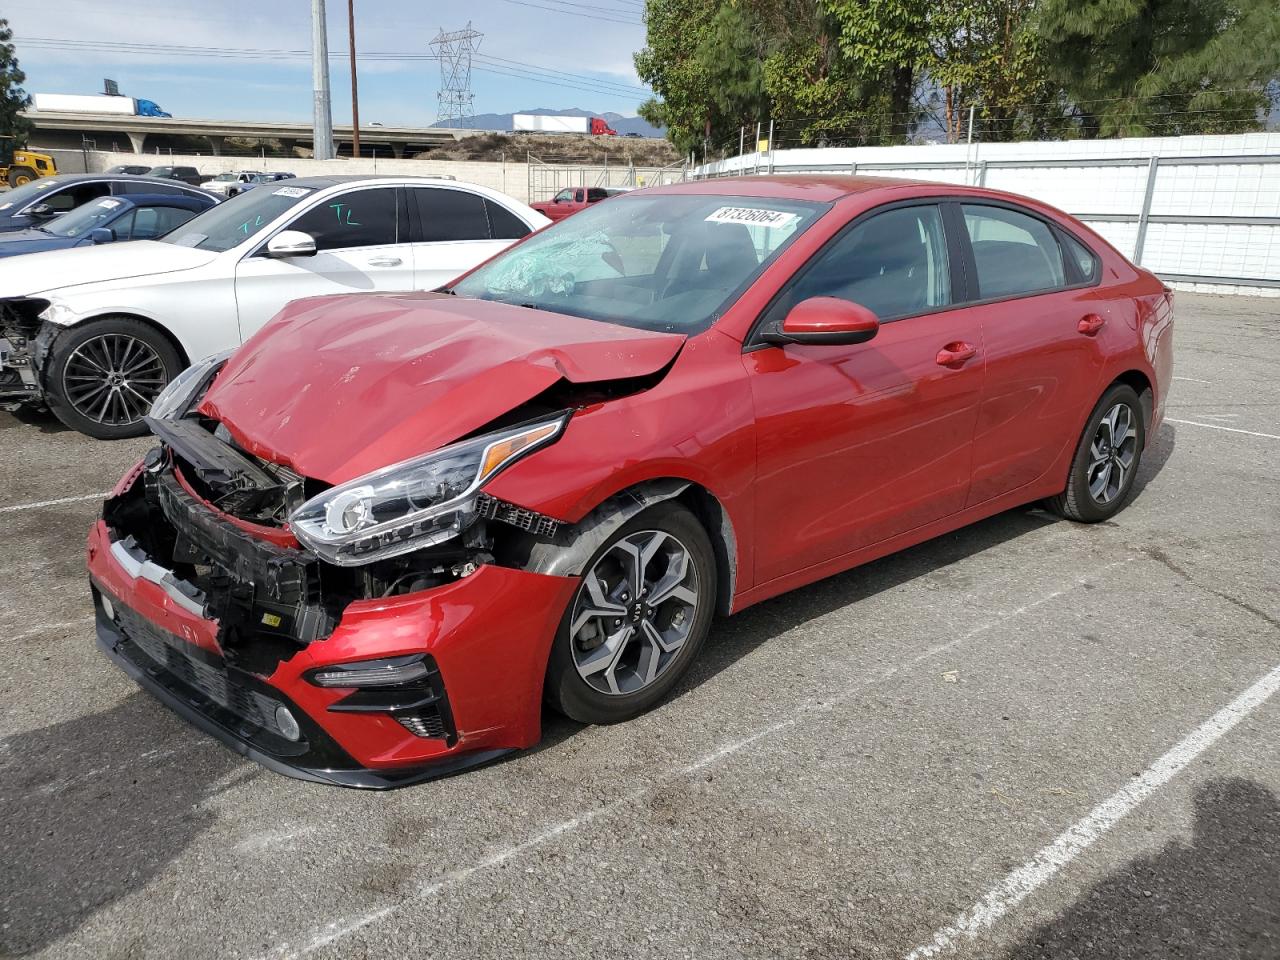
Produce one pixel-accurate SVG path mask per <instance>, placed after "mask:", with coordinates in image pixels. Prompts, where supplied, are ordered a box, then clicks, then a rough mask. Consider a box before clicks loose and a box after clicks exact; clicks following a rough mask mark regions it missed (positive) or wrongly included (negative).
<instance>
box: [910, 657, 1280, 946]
mask: <svg viewBox="0 0 1280 960" xmlns="http://www.w3.org/2000/svg"><path fill="white" fill-rule="evenodd" d="M1276 690H1280V666H1277V667H1275V668H1274V669H1273V670H1272V671H1271V672H1270V673H1268V674H1267V675H1266V676H1264V677H1262V678H1261V679H1260V680H1258V681H1256V682H1255V683H1254V684H1253V685H1252V686H1250V687H1249V688H1248V689H1247V690H1245V691H1244V693H1242V694H1240V696H1238V697H1236V698H1235V699H1234V700H1232V701H1231V702H1230V703H1229V704H1227V705H1226V706H1225V707H1223V708H1222V709H1221V710H1219V711H1218V712H1217V713H1215V714H1214V715H1213V716H1212V717H1210V718H1209V719H1208V720H1206V721H1205V722H1204V723H1202V724H1201V725H1200V726H1198V727H1196V729H1195V730H1193V731H1192V732H1191V733H1190V734H1188V735H1187V737H1186V738H1184V739H1183V740H1182V741H1181V742H1180V743H1179V744H1178V745H1177V746H1175V747H1174V748H1173V749H1171V750H1170V751H1169V752H1168V753H1166V754H1165V755H1164V756H1163V757H1161V758H1160V759H1159V760H1157V761H1156V762H1155V763H1153V764H1152V765H1151V766H1149V767H1147V769H1146V770H1145V771H1144V772H1143V773H1142V774H1141V776H1139V777H1137V778H1136V779H1135V780H1133V782H1131V783H1130V784H1128V785H1127V786H1125V787H1124V788H1122V789H1121V790H1119V791H1117V792H1116V793H1114V794H1112V795H1111V796H1110V797H1108V798H1107V799H1106V800H1104V801H1102V803H1100V804H1098V805H1097V806H1096V807H1094V808H1093V810H1092V811H1091V812H1090V813H1089V815H1088V816H1087V817H1085V818H1084V819H1083V820H1079V821H1077V822H1076V823H1074V824H1072V825H1071V826H1070V827H1068V828H1067V829H1066V830H1065V831H1064V832H1063V833H1062V834H1060V835H1059V836H1058V838H1057V839H1056V840H1054V841H1053V843H1051V844H1049V845H1048V846H1047V847H1045V848H1044V849H1042V850H1041V851H1040V852H1039V853H1037V854H1036V855H1035V856H1034V857H1032V858H1031V859H1030V860H1028V861H1027V862H1026V863H1024V864H1023V865H1022V866H1021V867H1019V868H1018V869H1017V870H1015V871H1013V873H1011V874H1009V875H1008V876H1007V877H1005V878H1004V880H1002V881H1001V882H1000V883H999V884H998V885H997V886H996V887H994V888H993V889H992V890H991V892H989V893H988V894H987V895H986V896H985V897H983V898H982V899H981V900H980V901H978V902H977V903H976V904H974V905H973V906H972V907H970V908H969V909H968V910H967V911H965V912H964V913H962V914H960V916H958V917H956V918H955V920H953V921H952V922H951V923H950V924H949V925H947V926H945V927H943V928H942V929H941V930H939V931H938V932H937V933H935V934H934V935H933V939H932V940H930V941H929V942H928V943H927V944H923V945H921V946H918V947H916V948H915V949H914V950H912V951H911V952H910V953H908V954H907V955H906V960H925V958H926V957H936V956H937V955H938V954H940V953H944V952H946V951H949V950H951V949H952V948H953V947H954V946H955V945H956V942H957V941H958V940H960V939H961V938H964V939H967V940H972V939H974V938H975V937H976V936H977V935H978V933H979V932H981V931H982V930H983V929H985V928H987V927H990V926H991V925H992V924H994V923H995V922H996V921H997V920H999V919H1000V918H1001V917H1003V916H1004V915H1005V914H1007V913H1008V912H1009V911H1010V910H1012V909H1013V908H1014V907H1016V906H1017V905H1018V904H1019V903H1021V902H1022V901H1023V900H1025V899H1026V898H1027V897H1028V896H1030V895H1031V894H1032V893H1034V892H1035V891H1036V890H1037V889H1039V888H1040V887H1041V886H1043V885H1044V884H1045V883H1047V882H1048V881H1049V880H1051V879H1053V877H1054V876H1055V875H1056V874H1057V873H1058V871H1059V870H1061V869H1062V868H1063V867H1064V866H1066V865H1067V864H1068V863H1070V862H1071V861H1072V860H1074V859H1075V858H1076V857H1077V856H1079V855H1080V853H1082V852H1083V851H1084V850H1087V849H1088V848H1089V847H1090V846H1092V845H1093V844H1094V843H1096V842H1097V841H1098V840H1100V839H1101V838H1102V837H1103V835H1104V834H1106V832H1107V831H1108V830H1110V829H1111V828H1112V827H1114V826H1115V825H1116V824H1117V823H1118V822H1119V821H1120V820H1121V818H1123V817H1124V816H1125V815H1126V814H1128V813H1129V812H1130V811H1131V810H1133V808H1134V807H1136V806H1138V804H1140V803H1142V802H1143V801H1144V800H1146V799H1147V798H1148V797H1150V796H1151V795H1152V794H1153V793H1155V792H1156V791H1157V790H1158V789H1160V787H1162V786H1164V785H1165V784H1166V783H1168V782H1169V781H1170V780H1171V779H1173V778H1174V777H1175V776H1177V775H1178V774H1179V773H1181V772H1182V771H1183V770H1184V769H1186V767H1187V765H1188V764H1190V763H1191V762H1192V761H1193V760H1195V759H1196V757H1198V756H1200V754H1202V753H1204V752H1205V751H1206V750H1208V749H1209V748H1210V747H1212V746H1213V745H1214V744H1215V743H1217V742H1218V741H1219V740H1220V739H1222V737H1223V736H1224V735H1225V734H1226V733H1227V732H1228V731H1230V730H1231V728H1232V727H1234V726H1235V725H1236V724H1237V723H1239V722H1240V721H1241V720H1243V719H1244V718H1245V717H1247V716H1248V715H1249V714H1251V713H1252V712H1253V711H1254V710H1257V709H1258V707H1260V706H1262V704H1264V703H1266V702H1267V700H1268V699H1269V698H1270V697H1271V696H1272V694H1274V693H1275V692H1276Z"/></svg>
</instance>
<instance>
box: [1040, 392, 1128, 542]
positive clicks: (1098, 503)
mask: <svg viewBox="0 0 1280 960" xmlns="http://www.w3.org/2000/svg"><path fill="white" fill-rule="evenodd" d="M1146 440H1147V436H1146V428H1145V426H1144V423H1143V419H1142V402H1141V401H1140V400H1139V399H1138V394H1137V393H1136V392H1135V391H1134V389H1133V388H1132V387H1130V386H1128V385H1126V384H1122V383H1120V384H1116V385H1114V386H1113V387H1111V389H1109V390H1108V391H1107V392H1106V393H1105V394H1103V396H1102V399H1101V400H1099V401H1098V405H1097V406H1096V407H1094V409H1093V414H1092V415H1091V416H1090V417H1089V422H1088V423H1087V424H1086V425H1085V428H1084V433H1083V434H1082V435H1081V437H1080V442H1079V444H1078V445H1077V446H1076V455H1075V457H1074V459H1073V460H1072V461H1071V474H1070V476H1069V477H1068V479H1067V488H1066V489H1065V490H1064V491H1063V492H1062V493H1060V494H1059V495H1058V496H1056V497H1053V498H1052V499H1051V500H1050V501H1049V506H1050V507H1051V508H1052V509H1053V510H1054V511H1056V512H1057V513H1059V514H1061V515H1062V516H1064V517H1066V518H1067V519H1069V520H1076V521H1079V522H1081V523H1097V522H1098V521H1100V520H1106V519H1107V518H1109V517H1112V516H1114V515H1115V514H1116V512H1117V511H1119V509H1120V508H1121V507H1123V506H1124V504H1125V501H1126V499H1127V498H1128V496H1129V494H1130V493H1132V492H1133V481H1134V478H1135V477H1136V476H1137V474H1138V467H1139V466H1140V465H1141V463H1142V450H1143V447H1145V446H1146Z"/></svg>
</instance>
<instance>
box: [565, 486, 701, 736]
mask: <svg viewBox="0 0 1280 960" xmlns="http://www.w3.org/2000/svg"><path fill="white" fill-rule="evenodd" d="M646 532H661V533H665V534H667V535H668V536H669V537H672V538H675V541H676V542H677V543H678V544H679V545H681V546H683V547H684V548H685V550H686V551H687V556H688V559H689V562H690V564H691V565H692V566H693V567H694V569H695V570H696V591H694V592H695V593H696V596H697V601H696V606H695V607H694V611H693V618H692V623H691V624H690V626H689V630H688V633H687V635H686V639H685V640H684V641H683V645H682V646H680V647H679V648H678V649H677V650H676V651H675V652H674V653H673V654H671V655H670V660H669V662H668V663H667V664H666V665H665V666H664V667H662V670H661V673H660V674H659V675H658V676H656V677H655V678H654V679H653V680H652V681H651V682H649V683H648V684H647V685H645V686H643V687H641V688H639V689H637V690H635V691H634V692H628V693H607V692H602V691H600V690H598V689H596V688H595V687H593V686H591V685H590V684H588V683H587V681H586V680H584V679H583V677H582V676H581V675H580V674H579V671H578V667H577V664H576V662H575V659H574V642H575V641H574V639H573V638H572V637H571V636H570V626H571V622H570V618H571V617H572V615H573V612H574V610H575V608H576V606H577V603H578V600H579V597H581V596H583V591H585V590H586V589H587V584H586V579H587V574H589V573H590V572H591V571H593V570H595V569H596V567H597V564H599V563H600V562H601V560H602V558H604V557H605V556H606V555H607V554H609V553H610V551H611V550H612V549H613V548H614V547H615V546H616V545H617V544H619V543H620V542H621V541H622V540H625V539H627V538H629V537H633V536H640V535H643V534H644V533H646ZM584 571H585V573H584V576H583V581H582V583H581V584H580V585H579V587H578V589H577V590H576V591H575V592H574V595H573V598H572V599H571V600H570V601H569V604H568V606H567V607H566V609H565V612H564V616H563V618H562V619H561V622H560V626H559V628H558V629H557V630H556V637H555V641H554V642H553V644H552V647H551V658H550V661H549V662H548V664H547V678H546V686H545V691H544V693H545V699H546V701H547V703H548V704H549V705H550V706H551V707H552V708H554V709H555V710H557V711H559V712H560V713H563V714H564V715H565V716H567V717H570V718H572V719H574V720H577V721H579V722H581V723H618V722H620V721H623V720H630V719H631V718H632V717H635V716H637V715H639V714H641V713H644V712H645V711H646V710H648V709H649V708H651V707H652V706H654V704H656V703H658V702H659V701H660V700H662V699H663V698H664V697H665V696H666V695H667V694H668V693H670V692H671V688H672V687H674V686H675V685H676V683H678V682H679V680H680V678H681V677H682V676H683V675H684V674H685V672H686V671H687V670H688V669H689V666H690V665H691V664H692V663H693V661H694V660H695V659H696V658H697V655H698V651H699V650H700V649H701V647H702V644H703V641H704V640H706V637H707V633H708V632H709V631H710V629H711V621H712V619H713V617H714V613H715V610H714V607H715V598H716V562H715V554H714V552H713V551H712V548H711V541H710V539H709V538H708V536H707V532H706V530H705V529H704V528H703V526H702V524H701V523H699V522H698V520H697V518H696V517H695V516H694V515H693V514H692V513H690V512H689V511H688V510H687V509H685V508H684V507H683V506H681V505H680V504H678V503H674V502H671V501H666V502H663V503H659V504H655V505H654V506H652V507H649V508H648V509H646V510H642V511H641V512H640V513H638V514H636V516H634V517H632V518H631V519H630V520H629V521H627V523H625V524H623V525H622V527H621V528H619V529H618V531H617V532H616V533H614V534H613V536H611V537H610V538H609V539H608V540H607V541H605V543H604V544H603V545H602V546H601V547H600V549H599V550H597V551H596V553H595V554H594V555H593V556H592V557H591V560H590V561H589V562H588V563H587V565H586V566H585V567H584ZM662 609H663V608H659V613H658V615H659V616H661V615H662V614H661V610H662ZM650 619H652V618H650ZM682 622H683V621H682ZM640 642H641V643H643V641H640ZM654 649H655V650H656V649H657V648H656V646H655V647H654ZM655 655H656V654H655Z"/></svg>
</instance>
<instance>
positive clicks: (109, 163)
mask: <svg viewBox="0 0 1280 960" xmlns="http://www.w3.org/2000/svg"><path fill="white" fill-rule="evenodd" d="M48 152H49V153H51V154H52V155H53V156H54V158H55V160H56V161H57V163H58V169H59V170H60V171H61V172H63V173H101V172H102V171H104V170H108V169H110V168H111V167H114V166H117V165H118V164H146V165H148V166H158V165H160V164H181V165H183V166H192V167H195V168H196V169H197V170H199V171H200V172H201V173H204V174H211V175H216V174H219V173H226V172H228V171H232V170H264V171H265V170H287V171H289V172H290V173H294V174H296V175H298V176H300V177H305V176H317V175H321V174H326V175H333V174H355V175H368V174H405V175H415V176H451V177H454V178H456V179H458V180H465V181H468V182H470V183H477V184H479V185H481V186H483V187H490V188H492V189H494V190H499V191H501V192H502V193H505V194H507V195H508V196H510V197H513V198H514V199H516V200H519V201H521V202H522V203H531V202H534V201H537V200H549V199H551V197H552V196H553V195H554V193H555V190H556V189H558V188H560V187H566V186H645V185H652V184H655V183H659V182H670V181H671V180H673V179H674V180H679V179H681V178H682V176H683V171H681V170H680V169H678V168H676V169H672V168H657V167H625V166H618V165H616V164H615V165H611V166H608V167H605V166H593V165H589V164H573V165H571V166H558V165H554V164H544V163H538V162H536V161H535V162H534V163H533V164H529V163H526V162H525V160H524V158H521V159H519V160H515V159H512V160H508V161H505V162H497V163H494V162H486V161H478V160H428V159H425V158H423V159H413V160H395V159H393V158H391V157H388V158H386V159H385V160H384V159H381V158H377V159H370V158H365V157H362V158H360V159H358V160H356V159H341V160H298V159H294V160H290V159H288V158H286V157H266V158H261V157H213V156H199V155H188V156H182V155H178V154H174V155H172V156H171V155H169V154H138V153H117V152H114V151H103V150H92V151H84V152H82V151H80V150H50V151H48ZM531 167H532V168H533V172H532V174H531V170H530V168H531ZM531 184H532V188H531ZM531 192H532V193H533V194H534V195H533V196H530V193H531Z"/></svg>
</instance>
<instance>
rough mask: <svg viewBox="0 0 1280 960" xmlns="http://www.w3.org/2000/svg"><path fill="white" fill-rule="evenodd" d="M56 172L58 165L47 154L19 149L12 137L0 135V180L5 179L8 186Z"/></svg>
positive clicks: (16, 185) (19, 184)
mask: <svg viewBox="0 0 1280 960" xmlns="http://www.w3.org/2000/svg"><path fill="white" fill-rule="evenodd" d="M57 172H58V165H57V163H55V162H54V159H53V157H51V156H49V154H47V153H33V152H32V151H30V150H19V149H17V148H16V145H15V144H14V140H13V137H0V180H7V181H8V182H9V186H11V187H20V186H22V185H23V184H27V183H30V182H31V181H32V180H35V179H36V178H37V177H52V176H53V175H54V174H55V173H57Z"/></svg>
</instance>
